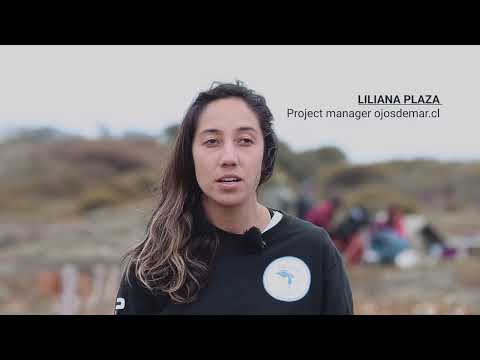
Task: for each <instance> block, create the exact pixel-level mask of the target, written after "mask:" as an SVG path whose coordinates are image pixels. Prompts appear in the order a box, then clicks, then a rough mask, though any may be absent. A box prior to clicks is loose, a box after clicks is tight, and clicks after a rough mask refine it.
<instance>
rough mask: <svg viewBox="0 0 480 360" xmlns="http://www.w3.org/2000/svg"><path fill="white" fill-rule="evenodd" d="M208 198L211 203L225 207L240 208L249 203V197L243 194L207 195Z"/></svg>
mask: <svg viewBox="0 0 480 360" xmlns="http://www.w3.org/2000/svg"><path fill="white" fill-rule="evenodd" d="M206 198H207V199H208V201H209V202H211V203H215V204H217V205H219V206H224V207H235V206H240V205H242V204H243V203H245V202H246V201H247V197H246V196H244V195H241V194H231V195H230V194H222V195H214V196H209V195H206Z"/></svg>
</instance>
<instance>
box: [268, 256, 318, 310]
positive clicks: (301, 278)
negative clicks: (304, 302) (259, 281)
mask: <svg viewBox="0 0 480 360" xmlns="http://www.w3.org/2000/svg"><path fill="white" fill-rule="evenodd" d="M310 280H311V275H310V269H309V268H308V266H307V264H305V263H304V262H303V261H302V260H300V259H299V258H297V257H293V256H285V257H282V258H278V259H276V260H274V261H272V262H271V263H270V265H268V266H267V268H266V269H265V272H264V273H263V286H264V287H265V290H266V291H267V293H268V294H269V295H270V296H272V297H273V298H275V299H277V300H281V301H297V300H300V299H301V298H303V297H304V296H305V295H306V294H307V293H308V290H309V289H310Z"/></svg>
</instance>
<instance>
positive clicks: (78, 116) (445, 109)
mask: <svg viewBox="0 0 480 360" xmlns="http://www.w3.org/2000/svg"><path fill="white" fill-rule="evenodd" d="M479 64H480V47H479V46H0V131H1V132H5V131H8V130H11V129H12V128H17V127H24V126H35V127H38V126H45V125H47V126H53V127H56V128H58V129H63V130H67V131H70V132H78V133H80V134H82V135H86V136H95V135H97V134H98V125H99V123H102V124H104V125H106V126H107V127H108V128H110V129H111V130H112V132H113V133H114V134H119V135H120V134H122V133H123V132H124V131H127V130H132V131H141V132H148V133H152V134H158V133H160V132H161V131H162V130H163V129H164V128H165V127H166V126H168V125H171V124H173V123H176V122H179V121H180V120H181V118H182V116H183V115H184V113H185V111H186V109H187V107H188V105H189V104H190V103H191V101H192V100H193V99H194V97H195V96H196V95H197V93H198V92H199V91H200V90H203V89H206V88H208V87H209V86H210V84H211V83H212V81H233V80H235V79H240V80H242V81H244V82H245V83H246V84H247V85H248V86H249V87H252V88H253V89H255V90H256V91H257V92H259V93H261V94H262V95H264V96H265V97H266V99H267V103H268V104H269V106H270V108H271V110H272V112H273V114H274V117H275V129H276V132H277V135H278V137H279V138H280V139H282V140H284V141H286V142H287V143H288V144H289V145H290V146H291V147H292V148H293V149H294V150H299V151H300V150H307V149H310V148H313V147H319V146H326V145H335V146H339V147H340V148H341V149H342V150H344V151H345V152H346V153H347V155H348V157H349V158H350V159H351V160H352V161H353V162H356V163H365V162H371V161H382V160H390V159H393V158H395V159H409V158H413V157H432V158H436V159H442V160H455V159H457V160H480V146H478V142H479V141H478V138H479V132H478V129H479V128H480V126H479V125H478V124H479V116H478V113H479V110H480V66H479ZM363 94H399V95H403V94H414V95H421V94H436V95H438V96H439V99H440V102H441V103H442V104H443V105H442V106H441V107H440V109H441V110H440V118H439V119H435V120H434V119H389V120H382V121H380V120H378V119H367V120H360V121H356V120H345V119H343V120H339V119H335V120H333V119H311V120H300V119H288V118H287V109H288V108H294V109H297V110H302V109H304V108H308V109H311V110H318V109H324V110H325V109H345V110H363V109H367V107H360V106H358V105H356V104H357V96H358V95H363ZM377 108H381V107H378V106H377V107H375V108H374V109H373V108H372V107H369V108H368V109H372V110H376V109H377ZM398 108H400V107H394V108H391V109H390V108H389V109H390V110H394V109H398ZM403 108H407V107H403ZM408 108H409V109H410V110H414V109H413V108H415V109H416V110H427V109H430V107H427V106H423V107H419V108H417V107H408ZM433 108H435V107H433Z"/></svg>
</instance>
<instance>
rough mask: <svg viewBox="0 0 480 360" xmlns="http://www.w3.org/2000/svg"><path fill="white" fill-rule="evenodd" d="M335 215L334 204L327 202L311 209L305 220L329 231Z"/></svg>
mask: <svg viewBox="0 0 480 360" xmlns="http://www.w3.org/2000/svg"><path fill="white" fill-rule="evenodd" d="M334 213H335V209H334V207H333V204H332V203H331V202H330V201H328V200H327V201H324V202H322V203H320V204H319V205H317V206H314V207H313V208H312V209H310V211H308V213H307V215H306V216H305V220H307V221H310V222H311V223H312V224H315V225H317V226H321V227H323V228H325V229H328V228H329V226H330V224H331V222H332V220H333V215H334Z"/></svg>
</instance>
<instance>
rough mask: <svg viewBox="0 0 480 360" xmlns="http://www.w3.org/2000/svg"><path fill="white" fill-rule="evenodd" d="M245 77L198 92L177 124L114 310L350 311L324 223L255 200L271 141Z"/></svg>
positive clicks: (269, 161)
mask: <svg viewBox="0 0 480 360" xmlns="http://www.w3.org/2000/svg"><path fill="white" fill-rule="evenodd" d="M272 120H273V117H272V114H271V112H270V110H269V108H268V107H267V105H266V102H265V99H264V98H263V97H262V96H260V95H258V94H256V93H255V92H253V91H252V90H250V89H247V88H246V87H245V86H243V85H242V84H241V83H238V82H237V83H236V84H216V85H214V86H213V87H212V88H211V89H210V90H208V91H205V92H202V93H200V94H199V95H198V97H197V98H196V99H195V101H194V102H193V103H192V105H191V106H190V108H189V109H188V111H187V113H186V115H185V118H184V120H183V122H182V124H181V127H180V130H179V133H178V136H177V140H176V143H175V147H174V151H173V154H172V157H171V159H170V161H169V163H168V164H167V167H166V170H165V171H164V174H163V178H162V181H161V185H160V189H159V194H160V195H159V202H158V207H157V208H156V210H155V211H154V213H153V215H152V217H151V220H150V222H149V224H148V226H147V234H146V238H145V240H144V241H143V242H142V243H140V244H139V245H138V246H136V247H135V248H133V249H132V250H131V251H129V252H128V253H127V254H126V257H125V259H126V260H127V263H126V267H125V272H124V276H123V278H122V282H121V284H120V289H119V291H118V296H117V303H116V314H352V313H353V305H352V295H351V290H350V285H349V282H348V279H347V276H346V273H345V270H344V267H343V263H342V259H341V257H340V255H339V253H338V251H336V249H335V247H334V245H333V244H332V242H331V240H330V238H329V236H328V234H327V233H326V231H324V230H323V229H322V228H320V227H317V226H315V225H312V224H310V223H308V222H305V221H302V220H299V219H297V218H295V217H292V216H290V215H287V214H285V213H283V212H281V211H278V210H274V209H269V208H267V207H265V206H263V205H262V204H260V203H259V202H258V200H257V190H258V187H259V186H260V185H261V184H263V183H265V182H266V181H267V180H268V179H269V178H270V176H271V175H272V172H273V168H274V163H275V158H276V151H277V145H276V138H275V134H274V132H273V130H272Z"/></svg>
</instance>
